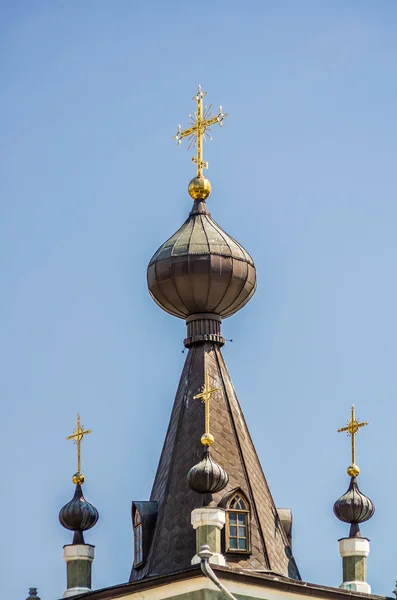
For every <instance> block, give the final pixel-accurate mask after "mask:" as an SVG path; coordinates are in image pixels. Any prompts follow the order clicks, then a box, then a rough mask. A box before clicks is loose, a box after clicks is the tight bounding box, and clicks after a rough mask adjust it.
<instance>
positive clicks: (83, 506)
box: [59, 484, 99, 544]
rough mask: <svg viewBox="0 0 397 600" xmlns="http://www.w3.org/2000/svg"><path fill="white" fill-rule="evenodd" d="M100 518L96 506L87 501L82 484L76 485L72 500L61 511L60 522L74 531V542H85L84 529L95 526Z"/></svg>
mask: <svg viewBox="0 0 397 600" xmlns="http://www.w3.org/2000/svg"><path fill="white" fill-rule="evenodd" d="M98 519H99V513H98V511H97V509H96V508H95V506H93V505H92V504H90V503H89V502H87V500H86V499H85V498H84V496H83V492H82V489H81V485H80V484H77V485H76V491H75V493H74V496H73V498H72V500H71V501H70V502H68V503H67V504H65V506H64V507H62V508H61V510H60V511H59V522H60V523H61V525H62V526H63V527H65V529H70V530H71V531H74V532H75V533H74V537H73V544H84V536H83V531H87V529H91V527H94V525H95V523H96V522H97V521H98Z"/></svg>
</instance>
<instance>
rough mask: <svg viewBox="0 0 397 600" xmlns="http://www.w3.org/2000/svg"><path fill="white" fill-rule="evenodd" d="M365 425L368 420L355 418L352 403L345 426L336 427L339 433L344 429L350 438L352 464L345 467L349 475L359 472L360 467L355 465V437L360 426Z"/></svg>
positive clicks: (355, 474)
mask: <svg viewBox="0 0 397 600" xmlns="http://www.w3.org/2000/svg"><path fill="white" fill-rule="evenodd" d="M366 425H368V421H364V422H363V423H360V422H359V420H358V419H356V416H355V412H354V404H353V405H352V411H351V418H350V421H349V422H348V424H347V427H342V428H341V429H338V433H340V432H342V431H346V432H347V435H350V436H351V438H352V464H351V465H350V467H349V468H348V469H347V473H348V475H350V476H351V477H357V475H358V474H359V473H360V469H359V468H358V466H357V465H356V439H355V438H356V435H357V433H359V430H360V428H361V427H365V426H366Z"/></svg>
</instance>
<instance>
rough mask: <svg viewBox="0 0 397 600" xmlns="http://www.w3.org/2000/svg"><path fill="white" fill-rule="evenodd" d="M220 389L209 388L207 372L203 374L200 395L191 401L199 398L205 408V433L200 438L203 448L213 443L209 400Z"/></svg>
mask: <svg viewBox="0 0 397 600" xmlns="http://www.w3.org/2000/svg"><path fill="white" fill-rule="evenodd" d="M220 389H221V388H211V385H210V378H209V375H208V371H205V374H204V385H203V388H202V391H201V393H200V394H197V395H196V396H193V399H194V400H196V398H201V400H202V402H204V406H205V433H204V435H203V436H201V443H202V444H203V446H211V444H212V443H213V441H214V436H213V435H212V434H211V433H210V400H211V396H212V395H213V394H215V392H219V390H220Z"/></svg>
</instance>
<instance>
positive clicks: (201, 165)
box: [172, 85, 227, 177]
mask: <svg viewBox="0 0 397 600" xmlns="http://www.w3.org/2000/svg"><path fill="white" fill-rule="evenodd" d="M206 93H207V92H203V91H202V90H201V86H200V85H199V86H198V92H197V94H196V95H195V96H194V97H193V98H192V100H195V101H196V102H197V110H195V111H194V113H193V115H189V118H190V122H189V125H190V127H189V128H188V129H185V130H184V131H181V126H180V125H178V130H177V132H176V134H175V135H174V137H173V138H172V139H173V140H177V142H178V146H180V144H181V142H182V140H183V138H185V137H189V142H190V144H189V148H188V150H190V148H191V147H192V145H193V146H194V148H197V156H192V161H193V162H194V163H195V164H196V165H197V177H202V175H203V169H208V163H207V162H205V161H204V160H203V140H204V141H206V139H210V140H212V137H211V136H210V135H209V133H210V132H211V129H210V127H211V125H215V124H216V123H219V127H222V125H223V120H224V119H225V118H226V117H227V114H225V113H224V112H222V106H220V107H219V113H218V114H217V116H216V117H211V107H212V104H210V105H209V107H208V108H207V107H206V106H204V105H203V98H204V96H205V95H206Z"/></svg>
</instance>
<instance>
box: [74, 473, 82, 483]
mask: <svg viewBox="0 0 397 600" xmlns="http://www.w3.org/2000/svg"><path fill="white" fill-rule="evenodd" d="M72 481H73V483H74V484H75V485H82V484H83V483H84V481H85V477H84V475H83V473H75V474H74V475H73V477H72Z"/></svg>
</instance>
